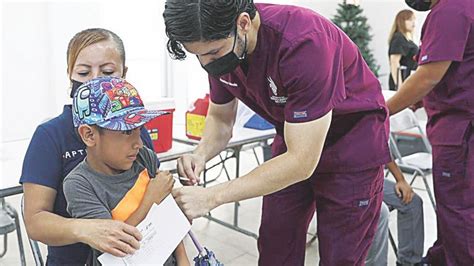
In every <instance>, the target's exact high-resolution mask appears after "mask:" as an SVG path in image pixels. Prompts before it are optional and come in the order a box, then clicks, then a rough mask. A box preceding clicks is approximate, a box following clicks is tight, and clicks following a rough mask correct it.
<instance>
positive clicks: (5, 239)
mask: <svg viewBox="0 0 474 266" xmlns="http://www.w3.org/2000/svg"><path fill="white" fill-rule="evenodd" d="M7 245H8V234H4V235H3V251H2V253H0V258H1V257H3V256H5V254H6V253H7Z"/></svg>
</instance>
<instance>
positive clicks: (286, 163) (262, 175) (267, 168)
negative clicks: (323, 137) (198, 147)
mask: <svg viewBox="0 0 474 266" xmlns="http://www.w3.org/2000/svg"><path fill="white" fill-rule="evenodd" d="M315 156H316V155H315ZM317 157H318V158H319V155H318V156H317ZM316 163H317V162H316ZM309 169H311V170H309ZM313 171H314V169H313V167H302V164H301V158H300V159H298V157H296V156H292V155H290V154H288V153H285V154H282V155H280V156H277V157H275V158H273V159H271V160H269V161H267V162H265V163H263V164H262V165H260V166H259V167H257V168H256V169H254V170H253V171H251V172H250V173H248V174H247V175H244V176H241V177H239V178H237V179H235V180H232V181H230V182H225V183H223V184H220V185H216V186H212V187H211V188H210V189H211V190H212V193H211V194H213V195H214V197H215V202H216V203H217V206H218V205H221V204H225V203H229V202H235V201H240V200H244V199H249V198H253V197H258V196H264V195H268V194H271V193H273V192H276V191H279V190H281V189H283V188H285V187H288V186H290V185H292V184H294V183H297V182H299V181H302V180H305V179H306V178H308V177H310V176H311V174H312V172H313Z"/></svg>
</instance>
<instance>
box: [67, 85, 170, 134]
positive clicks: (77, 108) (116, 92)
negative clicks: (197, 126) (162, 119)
mask: <svg viewBox="0 0 474 266" xmlns="http://www.w3.org/2000/svg"><path fill="white" fill-rule="evenodd" d="M163 114H167V112H163V111H151V110H147V109H145V106H144V105H143V102H142V100H141V98H140V95H138V91H137V89H135V87H134V86H133V85H132V84H130V83H128V82H127V81H126V80H125V79H122V78H116V77H99V78H95V79H92V80H90V81H88V82H86V83H84V84H82V85H81V86H80V87H79V88H78V89H77V91H76V92H75V93H74V97H73V106H72V117H73V121H74V127H79V126H80V125H84V124H86V125H97V126H99V127H101V128H106V129H110V130H117V131H125V130H132V129H135V128H137V127H140V126H142V125H144V124H145V123H146V122H148V121H150V120H152V119H153V118H155V117H158V116H160V115H163Z"/></svg>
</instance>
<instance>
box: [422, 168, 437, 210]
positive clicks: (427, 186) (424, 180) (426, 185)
mask: <svg viewBox="0 0 474 266" xmlns="http://www.w3.org/2000/svg"><path fill="white" fill-rule="evenodd" d="M422 177H423V182H424V183H425V187H426V192H428V197H430V201H431V204H432V205H433V209H434V210H435V212H436V203H435V201H434V197H433V194H432V193H431V188H430V185H429V184H428V180H427V179H426V176H424V175H423V176H422Z"/></svg>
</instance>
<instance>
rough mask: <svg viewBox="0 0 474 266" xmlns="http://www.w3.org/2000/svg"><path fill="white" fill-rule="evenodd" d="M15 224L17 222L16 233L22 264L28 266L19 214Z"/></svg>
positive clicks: (16, 216)
mask: <svg viewBox="0 0 474 266" xmlns="http://www.w3.org/2000/svg"><path fill="white" fill-rule="evenodd" d="M15 214H16V213H15ZM15 224H16V235H17V238H18V239H17V240H18V248H19V251H20V259H21V265H22V266H26V259H25V249H24V247H23V238H22V237H21V227H20V220H19V219H18V214H16V215H15Z"/></svg>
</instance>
